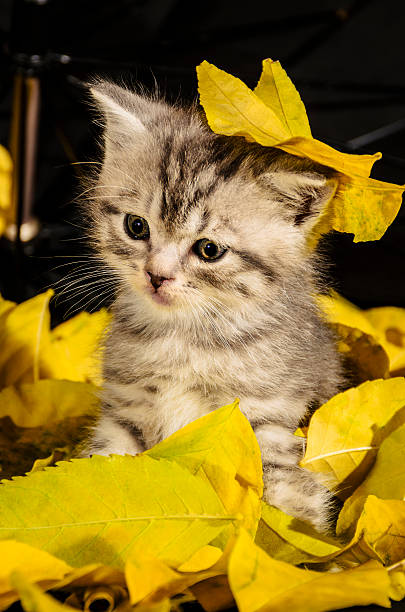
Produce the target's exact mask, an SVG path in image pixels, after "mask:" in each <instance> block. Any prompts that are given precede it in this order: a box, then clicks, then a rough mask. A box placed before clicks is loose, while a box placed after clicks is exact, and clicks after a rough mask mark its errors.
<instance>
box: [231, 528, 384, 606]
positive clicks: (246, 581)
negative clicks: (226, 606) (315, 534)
mask: <svg viewBox="0 0 405 612" xmlns="http://www.w3.org/2000/svg"><path fill="white" fill-rule="evenodd" d="M229 584H230V586H231V590H232V593H233V595H234V597H235V600H236V603H237V605H238V610H239V611H240V612H255V611H256V610H263V611H264V610H266V611H269V612H270V611H271V612H284V611H285V610H294V612H308V610H311V612H325V611H326V610H335V609H336V608H345V607H348V606H354V605H367V604H371V603H376V604H378V605H380V606H384V607H389V605H390V604H389V600H388V596H387V594H388V589H389V578H388V574H387V572H386V570H385V569H384V568H383V567H382V565H381V564H379V563H378V562H377V561H369V562H368V563H365V564H364V565H362V566H360V567H357V568H354V569H350V570H345V571H342V572H338V573H329V572H314V571H310V570H303V569H298V568H296V567H293V566H292V565H289V564H288V563H284V562H283V561H277V560H275V559H272V558H271V557H269V556H268V555H266V553H265V552H264V551H263V550H261V549H260V548H259V547H258V546H256V545H255V544H254V543H253V542H252V541H251V539H250V538H249V536H248V535H247V534H246V533H245V532H243V531H242V533H241V534H240V537H239V539H238V541H237V542H236V544H235V547H234V550H233V553H232V555H231V557H230V560H229Z"/></svg>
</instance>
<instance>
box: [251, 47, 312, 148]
mask: <svg viewBox="0 0 405 612" xmlns="http://www.w3.org/2000/svg"><path fill="white" fill-rule="evenodd" d="M253 93H254V94H255V95H256V96H257V97H258V98H260V100H262V101H263V102H264V103H265V105H266V106H267V107H268V108H269V109H272V110H273V111H274V112H275V114H276V115H277V117H278V119H279V120H280V122H281V123H283V124H284V126H285V129H286V131H288V132H289V134H290V136H306V137H308V138H311V136H312V134H311V128H310V127H309V122H308V117H307V113H306V111H305V106H304V103H303V102H302V100H301V98H300V95H299V93H298V91H297V90H296V89H295V87H294V85H293V83H292V82H291V80H290V79H289V78H288V76H287V73H286V72H285V70H283V68H282V67H281V64H280V62H273V61H272V60H270V59H266V60H264V61H263V70H262V74H261V76H260V80H259V82H258V84H257V86H256V88H255V89H254V90H253Z"/></svg>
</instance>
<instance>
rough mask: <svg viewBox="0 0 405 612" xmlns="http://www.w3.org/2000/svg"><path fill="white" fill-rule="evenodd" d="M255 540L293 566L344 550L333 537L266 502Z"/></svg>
mask: <svg viewBox="0 0 405 612" xmlns="http://www.w3.org/2000/svg"><path fill="white" fill-rule="evenodd" d="M255 542H256V544H258V545H259V546H260V547H261V548H262V549H263V550H264V551H265V552H266V553H267V554H268V555H270V556H271V557H272V558H273V559H278V560H279V561H285V562H287V563H291V564H293V565H298V564H300V563H308V562H313V561H316V560H318V559H320V558H322V559H323V558H324V557H327V556H331V557H332V556H334V555H336V554H338V553H339V551H340V550H341V546H340V545H339V544H338V542H333V540H332V538H328V537H326V536H323V535H322V534H320V533H318V532H317V531H316V530H315V529H314V528H313V527H311V525H309V524H308V523H306V522H304V521H300V520H299V519H297V518H295V517H293V516H289V515H288V514H285V512H283V511H282V510H279V509H278V508H275V507H274V506H269V505H268V504H266V503H265V502H262V515H261V520H260V523H259V528H258V531H257V534H256V538H255Z"/></svg>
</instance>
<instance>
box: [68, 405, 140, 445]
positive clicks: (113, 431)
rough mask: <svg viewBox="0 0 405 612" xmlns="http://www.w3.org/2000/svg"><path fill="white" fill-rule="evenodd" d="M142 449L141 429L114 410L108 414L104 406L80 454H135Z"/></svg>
mask: <svg viewBox="0 0 405 612" xmlns="http://www.w3.org/2000/svg"><path fill="white" fill-rule="evenodd" d="M144 450H145V441H144V439H143V434H142V431H141V429H140V428H139V427H137V426H136V424H135V423H134V422H133V421H132V420H129V419H124V418H122V417H120V416H119V415H118V414H114V412H113V413H111V414H109V413H108V412H107V411H106V410H105V408H104V410H103V412H102V415H101V417H100V419H99V421H98V422H97V424H96V426H95V427H94V429H93V432H92V435H91V437H90V439H89V440H88V442H87V443H86V444H85V447H84V449H83V450H82V451H81V453H80V456H81V457H88V456H89V455H93V454H95V455H127V454H128V455H136V454H138V453H142V452H143V451H144Z"/></svg>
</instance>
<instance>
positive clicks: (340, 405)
mask: <svg viewBox="0 0 405 612" xmlns="http://www.w3.org/2000/svg"><path fill="white" fill-rule="evenodd" d="M404 407H405V379H404V378H391V379H388V380H373V381H369V382H365V383H363V384H362V385H360V386H359V387H354V388H352V389H348V390H347V391H344V392H343V393H339V394H338V395H335V396H334V397H332V399H330V400H329V401H328V402H327V403H326V404H324V405H323V406H321V408H319V409H318V410H317V411H316V412H315V414H314V415H313V417H312V419H311V422H310V425H309V429H308V438H307V449H306V453H305V456H304V459H303V460H302V461H301V465H302V466H303V467H305V468H306V469H308V470H311V471H314V472H321V473H323V474H325V475H327V477H328V479H329V484H330V486H331V487H333V488H335V487H338V493H339V494H341V495H342V496H344V497H345V496H347V495H348V494H350V491H352V490H353V488H354V487H355V486H357V485H359V484H360V482H361V481H362V479H363V478H364V476H365V475H366V474H367V471H368V470H369V469H370V467H371V465H372V464H373V461H374V460H375V457H376V454H377V452H378V449H379V446H380V444H381V441H382V440H384V438H385V437H386V436H387V435H388V434H389V433H390V432H391V431H392V430H393V428H395V427H397V426H399V425H400V424H402V423H403V422H404V421H405V410H404ZM394 497H395V496H394Z"/></svg>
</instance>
